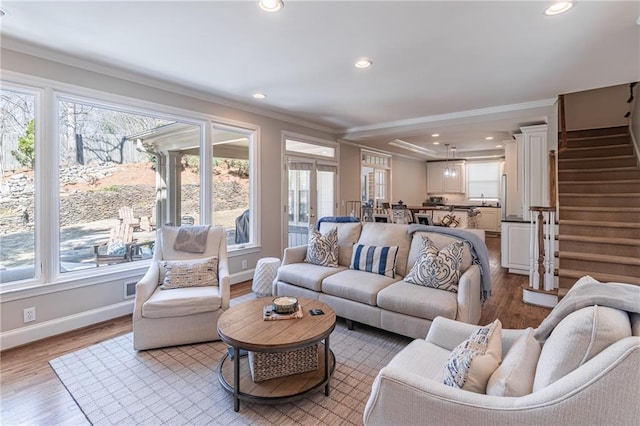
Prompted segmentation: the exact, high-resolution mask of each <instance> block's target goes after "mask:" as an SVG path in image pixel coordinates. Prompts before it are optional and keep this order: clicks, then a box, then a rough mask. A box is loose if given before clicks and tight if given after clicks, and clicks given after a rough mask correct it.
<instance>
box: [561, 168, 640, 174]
mask: <svg viewBox="0 0 640 426" xmlns="http://www.w3.org/2000/svg"><path fill="white" fill-rule="evenodd" d="M638 170H640V168H638V167H636V166H627V167H602V168H597V169H594V168H591V169H562V170H558V173H594V172H595V173H598V172H618V171H623V172H635V171H638Z"/></svg>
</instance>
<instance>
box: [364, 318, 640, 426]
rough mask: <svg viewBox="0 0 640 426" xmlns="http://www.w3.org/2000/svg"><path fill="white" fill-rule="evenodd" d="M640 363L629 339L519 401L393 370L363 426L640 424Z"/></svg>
mask: <svg viewBox="0 0 640 426" xmlns="http://www.w3.org/2000/svg"><path fill="white" fill-rule="evenodd" d="M434 324H435V323H434ZM467 326H469V327H473V326H470V325H468V324H467ZM432 329H433V327H432ZM634 339H635V340H634ZM422 355H423V356H424V355H425V354H422ZM639 362H640V339H639V338H637V337H628V338H626V339H623V340H620V341H618V342H616V343H614V344H613V345H611V346H610V347H609V348H607V349H605V350H604V351H603V352H601V353H600V354H598V355H596V357H594V358H593V359H591V360H590V361H588V362H587V363H585V364H584V365H582V366H580V367H578V368H577V369H576V370H574V371H572V372H571V373H569V374H567V375H566V376H564V377H562V378H560V379H559V380H557V381H556V382H554V383H552V384H551V385H549V386H547V387H546V388H544V389H542V390H540V391H537V392H534V393H531V394H529V395H526V396H523V397H518V398H514V397H499V396H489V395H482V394H477V393H473V392H467V391H463V390H459V389H455V388H453V387H450V386H446V385H444V384H442V383H440V382H438V381H435V380H431V379H428V378H425V377H422V376H420V375H418V374H416V373H413V372H410V371H406V370H405V369H403V368H402V367H401V366H397V365H389V366H387V367H384V368H383V369H382V370H380V372H379V373H378V376H377V377H376V379H375V381H374V383H373V387H372V391H371V396H370V398H369V401H368V402H367V405H366V407H365V410H364V415H363V420H364V424H365V425H388V424H407V425H409V424H416V425H417V424H424V422H425V419H428V420H429V423H431V424H468V423H469V419H473V423H475V424H492V425H502V424H504V425H514V424H527V425H537V424H547V425H556V424H558V425H560V424H576V425H578V424H618V425H626V424H636V423H637V419H638V418H640V405H639V404H637V390H638V383H640V369H638V368H637V365H638V363H639ZM632 389H633V390H632ZM603 395H609V396H610V397H608V398H603Z"/></svg>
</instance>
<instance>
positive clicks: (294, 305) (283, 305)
mask: <svg viewBox="0 0 640 426" xmlns="http://www.w3.org/2000/svg"><path fill="white" fill-rule="evenodd" d="M273 310H274V311H275V312H276V314H292V313H294V312H295V311H297V310H298V299H296V298H295V297H291V296H280V297H276V298H275V299H273Z"/></svg>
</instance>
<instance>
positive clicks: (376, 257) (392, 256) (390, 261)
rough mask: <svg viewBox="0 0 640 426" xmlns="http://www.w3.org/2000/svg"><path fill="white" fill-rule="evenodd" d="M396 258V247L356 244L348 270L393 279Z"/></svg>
mask: <svg viewBox="0 0 640 426" xmlns="http://www.w3.org/2000/svg"><path fill="white" fill-rule="evenodd" d="M397 257H398V246H392V247H377V246H365V245H363V244H357V245H356V246H355V247H354V248H353V254H352V255H351V265H349V268H350V269H355V270H357V271H367V272H372V273H374V274H380V275H385V276H387V277H390V278H395V277H396V259H397Z"/></svg>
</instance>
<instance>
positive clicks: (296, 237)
mask: <svg viewBox="0 0 640 426" xmlns="http://www.w3.org/2000/svg"><path fill="white" fill-rule="evenodd" d="M285 175H286V177H287V182H286V188H287V201H286V203H287V204H286V205H285V208H284V211H285V215H286V218H285V220H286V224H287V226H286V228H285V229H286V234H287V235H286V247H293V246H298V245H303V244H307V240H308V234H309V225H311V224H314V225H316V224H317V222H318V220H319V219H320V218H321V217H324V216H335V214H336V210H337V202H336V192H337V191H336V189H337V175H338V167H337V165H336V164H333V163H329V162H323V161H319V160H315V159H312V158H304V157H294V156H286V173H285Z"/></svg>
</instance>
